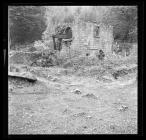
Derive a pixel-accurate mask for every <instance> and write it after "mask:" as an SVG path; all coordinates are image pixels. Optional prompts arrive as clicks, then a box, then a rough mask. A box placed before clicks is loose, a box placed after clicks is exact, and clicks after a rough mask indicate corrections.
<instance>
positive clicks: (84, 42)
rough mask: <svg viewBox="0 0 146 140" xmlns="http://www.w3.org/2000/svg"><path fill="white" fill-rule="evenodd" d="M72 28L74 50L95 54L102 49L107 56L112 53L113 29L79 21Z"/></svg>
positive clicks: (72, 46)
mask: <svg viewBox="0 0 146 140" xmlns="http://www.w3.org/2000/svg"><path fill="white" fill-rule="evenodd" d="M70 27H71V28H72V34H73V41H72V44H71V48H72V49H79V50H84V52H89V53H90V54H94V53H95V52H97V51H98V50H100V49H102V50H103V51H104V52H105V54H107V53H112V43H113V28H112V26H106V25H104V24H97V23H96V22H83V21H78V22H75V23H73V24H71V25H70Z"/></svg>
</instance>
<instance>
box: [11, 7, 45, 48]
mask: <svg viewBox="0 0 146 140" xmlns="http://www.w3.org/2000/svg"><path fill="white" fill-rule="evenodd" d="M44 14H45V8H44V7H41V6H10V7H9V19H10V20H11V22H12V26H11V29H10V37H11V41H12V46H14V45H15V44H25V43H32V42H33V41H35V40H39V39H41V36H42V32H43V31H44V30H45V28H46V22H45V18H44Z"/></svg>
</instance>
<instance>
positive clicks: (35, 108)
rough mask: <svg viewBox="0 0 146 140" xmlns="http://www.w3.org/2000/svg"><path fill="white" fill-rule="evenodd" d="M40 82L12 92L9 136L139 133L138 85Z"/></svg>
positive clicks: (58, 79) (81, 79) (68, 79)
mask: <svg viewBox="0 0 146 140" xmlns="http://www.w3.org/2000/svg"><path fill="white" fill-rule="evenodd" d="M38 80H39V81H40V82H39V83H37V85H34V86H31V87H23V88H21V89H17V88H16V89H14V90H13V92H9V134H78V133H79V134H107V133H108V134H133V133H134V134H135V133H137V83H136V81H134V80H133V81H132V82H130V83H129V84H128V85H127V84H126V85H117V86H115V84H113V85H114V87H113V88H112V84H107V85H106V84H102V83H101V82H99V81H97V80H96V79H95V78H87V77H86V78H85V77H77V76H65V75H64V76H63V75H62V76H56V77H55V78H53V79H49V78H47V77H46V78H42V77H38ZM34 89H35V92H34ZM77 90H79V91H80V92H76V91H77ZM20 91H21V92H20ZM28 91H29V93H28ZM31 91H32V92H31ZM37 91H38V92H37ZM20 93H21V94H20Z"/></svg>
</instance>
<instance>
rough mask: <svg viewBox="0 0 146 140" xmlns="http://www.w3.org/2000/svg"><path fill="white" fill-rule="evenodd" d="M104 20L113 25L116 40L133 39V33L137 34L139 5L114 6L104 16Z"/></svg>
mask: <svg viewBox="0 0 146 140" xmlns="http://www.w3.org/2000/svg"><path fill="white" fill-rule="evenodd" d="M102 22H103V23H105V24H108V25H112V26H113V32H114V39H115V40H121V41H132V39H130V38H131V37H132V35H133V36H135V37H136V36H137V32H136V28H137V7H136V6H112V7H110V8H109V9H108V11H107V12H106V13H105V15H104V16H103V19H102ZM133 31H135V32H133ZM130 32H133V34H132V35H131V34H130ZM132 38H133V37H132Z"/></svg>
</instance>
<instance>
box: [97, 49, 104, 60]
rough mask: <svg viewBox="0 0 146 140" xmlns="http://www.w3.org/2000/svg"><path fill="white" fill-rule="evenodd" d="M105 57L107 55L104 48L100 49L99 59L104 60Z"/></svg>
mask: <svg viewBox="0 0 146 140" xmlns="http://www.w3.org/2000/svg"><path fill="white" fill-rule="evenodd" d="M104 57H105V54H104V52H103V51H102V50H99V54H98V59H99V60H103V59H104Z"/></svg>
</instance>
